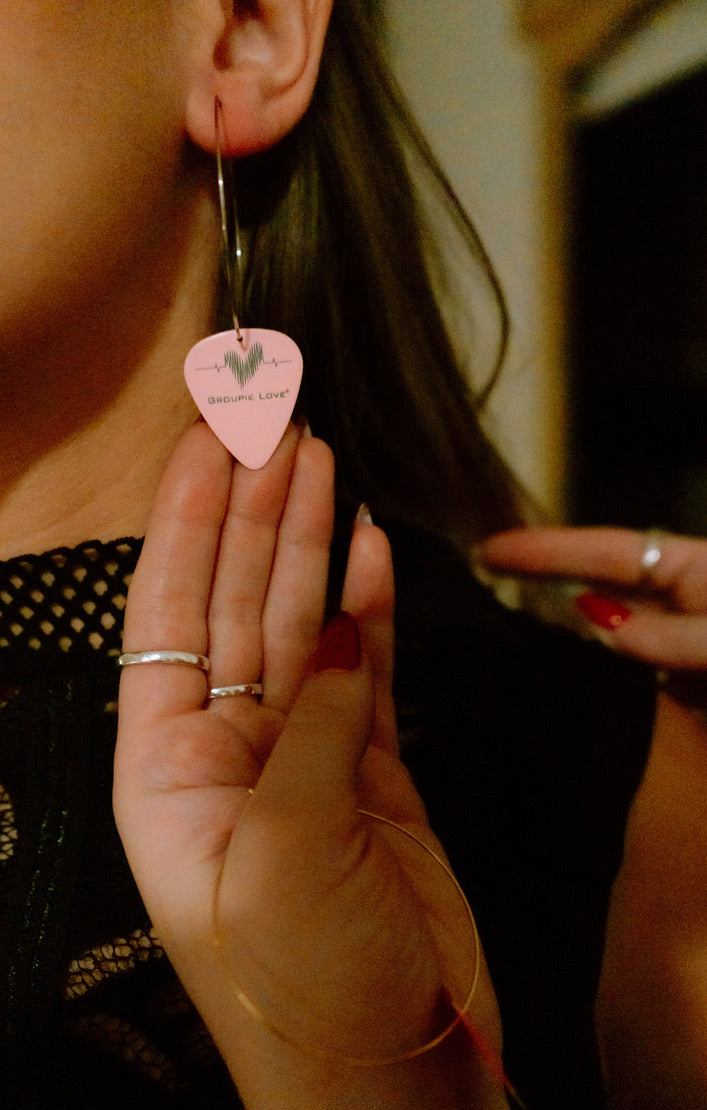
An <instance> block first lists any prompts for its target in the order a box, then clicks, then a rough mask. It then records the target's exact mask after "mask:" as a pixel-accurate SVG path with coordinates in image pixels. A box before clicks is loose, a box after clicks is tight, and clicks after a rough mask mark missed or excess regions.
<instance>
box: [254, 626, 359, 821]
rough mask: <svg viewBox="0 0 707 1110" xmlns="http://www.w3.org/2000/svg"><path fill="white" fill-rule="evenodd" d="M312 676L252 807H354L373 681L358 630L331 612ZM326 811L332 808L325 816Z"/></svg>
mask: <svg viewBox="0 0 707 1110" xmlns="http://www.w3.org/2000/svg"><path fill="white" fill-rule="evenodd" d="M314 668H315V673H314V674H312V675H310V676H309V677H308V678H307V679H306V680H305V682H304V683H303V686H302V689H301V691H300V694H299V696H298V697H297V699H296V701H295V704H294V705H293V707H292V710H291V711H290V714H289V717H288V721H287V724H286V725H285V728H284V729H283V731H282V733H281V735H280V737H279V739H278V741H277V743H276V744H275V746H274V748H273V750H272V753H271V755H270V758H269V759H268V762H267V764H266V766H265V768H264V770H263V773H262V775H261V777H260V781H259V783H258V787H257V794H258V796H259V799H260V803H261V804H263V805H268V806H270V805H272V806H277V808H278V809H281V808H285V809H288V808H290V807H295V808H296V809H297V810H299V811H300V812H302V811H303V810H304V811H307V812H310V813H314V812H317V811H319V812H328V813H332V812H335V811H336V809H337V808H338V810H339V812H341V808H342V804H343V803H344V802H345V800H346V799H347V797H348V799H350V800H351V802H352V803H353V805H354V808H355V805H356V798H355V790H356V783H357V778H358V769H359V764H360V762H361V759H362V758H363V755H364V752H365V751H366V748H367V746H368V743H369V741H370V738H371V733H372V730H373V721H374V716H375V692H374V683H373V674H372V671H371V668H370V665H369V663H368V661H367V660H366V659H364V658H362V653H361V639H360V635H359V630H358V625H357V624H356V621H355V620H354V618H353V617H352V616H351V615H350V614H349V613H339V614H338V615H337V616H336V617H334V618H333V620H332V621H330V623H329V624H328V625H327V627H326V628H325V630H324V633H323V636H322V641H321V644H320V647H319V651H318V653H317V656H316V658H315V660H314ZM332 807H333V809H332Z"/></svg>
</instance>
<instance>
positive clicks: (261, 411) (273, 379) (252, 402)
mask: <svg viewBox="0 0 707 1110" xmlns="http://www.w3.org/2000/svg"><path fill="white" fill-rule="evenodd" d="M184 377H185V379H186V383H187V385H188V387H189V392H190V393H191V395H192V397H193V398H194V401H195V402H196V404H197V407H198V409H199V412H200V413H201V415H202V416H203V417H204V420H205V421H206V423H207V424H208V425H209V427H210V428H211V430H212V431H213V432H214V434H215V435H217V436H218V438H219V439H220V440H221V443H223V445H224V447H226V448H228V450H229V451H230V452H231V454H232V455H234V456H235V458H237V459H238V461H239V462H241V463H243V465H244V466H247V467H248V468H249V469H250V470H259V469H260V467H261V466H265V464H266V462H267V461H268V459H269V458H270V457H271V456H272V454H273V453H274V451H275V448H276V447H277V445H278V443H279V442H280V440H281V439H282V437H283V435H284V432H285V429H286V427H287V424H288V421H289V419H290V417H291V416H292V410H293V409H294V407H295V401H296V400H297V394H298V393H299V388H300V383H301V381H302V353H301V351H300V349H299V347H298V346H297V344H296V343H295V342H294V341H293V340H292V339H290V337H289V336H287V335H283V334H282V332H279V331H268V330H267V329H266V328H241V338H240V340H239V339H238V335H237V333H236V332H235V331H222V332H219V333H218V334H217V335H209V336H207V338H206V339H202V340H201V341H200V342H199V343H197V344H196V346H195V347H192V349H191V351H190V352H189V354H188V355H187V357H186V361H185V363H184Z"/></svg>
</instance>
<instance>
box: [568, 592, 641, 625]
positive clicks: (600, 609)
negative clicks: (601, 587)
mask: <svg viewBox="0 0 707 1110" xmlns="http://www.w3.org/2000/svg"><path fill="white" fill-rule="evenodd" d="M575 605H576V606H577V608H578V609H579V611H580V613H581V614H582V616H583V617H586V619H587V620H588V621H590V623H591V624H596V625H597V626H598V627H599V628H605V629H606V631H607V632H615V631H616V629H617V628H618V627H619V626H620V625H622V624H623V623H624V621H627V620H628V618H629V617H630V616H631V610H630V609H627V608H626V606H625V605H622V604H621V602H620V601H617V600H616V599H615V598H613V597H602V595H601V594H593V593H587V594H581V595H580V596H579V597H578V598H577V600H576V601H575Z"/></svg>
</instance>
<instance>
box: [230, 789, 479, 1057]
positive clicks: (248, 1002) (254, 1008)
mask: <svg viewBox="0 0 707 1110" xmlns="http://www.w3.org/2000/svg"><path fill="white" fill-rule="evenodd" d="M358 812H359V813H360V814H361V816H362V817H370V818H371V819H372V820H373V821H380V822H381V824H383V825H389V826H390V828H391V829H397V831H398V832H401V833H403V835H404V836H407V837H408V838H409V839H410V840H412V841H414V842H415V844H417V845H419V847H420V848H422V849H423V850H424V851H425V852H427V855H428V856H430V858H431V859H432V860H434V862H435V863H436V864H437V866H438V867H441V869H442V871H444V873H445V875H446V876H447V878H448V879H449V881H450V882H451V883H452V884H453V886H454V887H455V889H456V891H457V894H458V895H459V897H460V899H461V901H462V904H463V906H464V909H465V911H466V914H467V917H468V919H469V922H470V924H471V929H472V935H473V938H474V972H473V975H472V980H471V986H470V987H469V990H468V992H467V995H466V998H465V1000H464V1003H463V1005H462V1006H461V1007H460V1008H459V1009H457V1012H456V1014H455V1016H454V1018H453V1020H452V1021H451V1022H450V1023H449V1025H447V1026H446V1027H445V1028H444V1029H443V1030H442V1032H441V1033H438V1034H437V1036H435V1037H433V1038H432V1039H431V1040H429V1041H426V1042H425V1043H424V1044H422V1045H420V1046H419V1047H417V1048H412V1049H409V1050H408V1051H407V1052H402V1053H400V1054H399V1055H397V1056H383V1057H373V1058H368V1057H363V1058H361V1057H356V1056H346V1055H343V1054H340V1053H335V1052H328V1051H327V1050H326V1049H323V1048H320V1047H319V1046H318V1045H311V1044H303V1043H301V1042H300V1041H298V1040H297V1038H296V1037H293V1036H291V1035H290V1034H289V1033H286V1032H285V1031H284V1030H283V1029H280V1028H279V1026H277V1025H275V1024H274V1023H273V1022H272V1021H271V1020H270V1019H269V1018H268V1017H267V1015H266V1014H265V1013H264V1012H263V1011H262V1010H261V1009H260V1007H259V1006H258V1005H257V1004H256V1003H255V1002H253V1000H252V999H251V998H249V997H248V995H247V994H246V993H245V991H244V990H243V989H242V987H241V986H240V985H239V984H238V983H233V989H234V993H235V996H236V998H237V1000H238V1002H239V1003H240V1005H241V1006H242V1007H243V1008H244V1009H245V1010H246V1011H247V1012H248V1013H249V1014H250V1016H251V1017H252V1018H253V1019H254V1020H255V1021H257V1022H258V1024H259V1025H262V1026H263V1027H264V1028H265V1029H267V1030H268V1032H270V1033H273V1034H274V1035H275V1036H276V1037H278V1038H279V1039H280V1040H281V1041H284V1043H285V1044H289V1045H290V1046H291V1047H292V1048H296V1049H299V1051H301V1052H304V1053H306V1054H308V1055H310V1056H315V1057H316V1058H317V1059H321V1060H330V1061H335V1062H337V1063H340V1064H345V1065H348V1066H350V1067H357V1068H371V1067H387V1066H389V1065H393V1064H404V1063H406V1062H407V1061H408V1060H414V1059H416V1058H417V1057H418V1056H423V1055H424V1054H425V1053H427V1052H431V1051H432V1049H434V1048H437V1046H438V1045H440V1044H441V1043H442V1041H444V1040H446V1039H447V1037H448V1036H449V1035H450V1033H452V1032H453V1030H454V1029H456V1027H457V1026H458V1025H459V1024H460V1022H462V1021H463V1019H464V1016H465V1014H466V1013H467V1012H468V1010H469V1007H470V1006H471V1003H472V1001H473V998H474V995H475V994H476V988H477V986H478V983H479V975H480V972H481V940H480V938H479V931H478V929H477V927H476V921H475V920H474V915H473V913H472V910H471V906H470V905H469V902H468V900H467V897H466V895H465V893H464V891H463V890H462V888H461V886H460V885H459V882H458V881H457V879H456V878H455V876H454V874H453V873H452V871H451V870H450V868H449V867H448V866H447V864H446V863H445V862H444V860H443V859H442V858H441V857H440V856H439V855H437V853H436V852H435V851H434V850H433V849H432V848H430V847H429V845H427V844H425V842H424V840H421V839H420V837H419V836H416V835H415V833H413V832H411V831H410V829H406V828H405V826H404V825H398V824H397V822H395V821H391V820H390V819H389V818H387V817H381V816H380V814H378V813H370V812H369V811H368V810H366V809H359V811H358Z"/></svg>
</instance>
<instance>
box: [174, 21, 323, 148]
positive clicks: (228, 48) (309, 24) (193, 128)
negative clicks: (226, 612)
mask: <svg viewBox="0 0 707 1110" xmlns="http://www.w3.org/2000/svg"><path fill="white" fill-rule="evenodd" d="M332 2H333V0H200V3H199V7H200V22H199V26H200V33H199V41H198V42H197V43H196V44H195V51H194V55H193V66H192V80H191V83H190V88H189V95H188V100H187V120H186V123H187V131H188V133H189V135H190V137H191V139H192V140H193V141H194V142H195V143H196V144H197V145H198V146H201V147H203V148H204V149H205V150H209V151H213V150H215V143H216V140H215V128H214V101H215V98H217V97H218V99H219V100H220V102H221V105H222V111H221V120H222V127H223V131H222V133H221V136H220V140H221V149H222V152H223V154H224V155H226V156H227V157H238V156H240V155H245V154H253V153H255V152H256V151H258V150H263V149H264V148H265V147H269V146H272V145H273V143H276V142H277V141H278V139H280V138H282V136H283V135H285V134H286V133H287V132H288V131H290V130H291V129H292V128H293V127H294V126H295V124H296V123H297V122H298V121H299V120H300V119H301V117H302V115H303V114H304V112H305V110H306V108H307V105H308V104H309V101H310V99H311V96H312V92H313V90H314V85H315V82H316V79H317V74H318V72H319V62H320V59H321V54H322V48H323V45H324V37H325V35H326V29H327V25H328V22H329V16H330V14H331V6H332ZM226 8H227V9H228V10H227V11H225V10H224V9H226Z"/></svg>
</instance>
